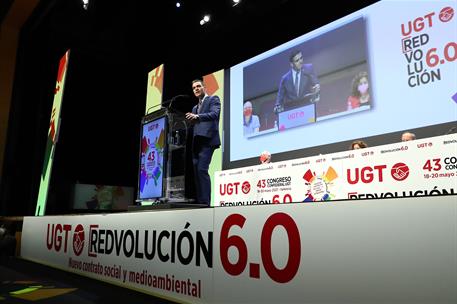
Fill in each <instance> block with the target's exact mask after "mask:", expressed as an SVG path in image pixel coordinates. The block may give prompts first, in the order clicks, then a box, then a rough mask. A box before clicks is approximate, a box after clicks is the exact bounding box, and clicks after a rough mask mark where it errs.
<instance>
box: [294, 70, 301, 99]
mask: <svg viewBox="0 0 457 304" xmlns="http://www.w3.org/2000/svg"><path fill="white" fill-rule="evenodd" d="M295 90H296V91H297V96H298V93H299V90H300V84H299V83H298V73H295Z"/></svg>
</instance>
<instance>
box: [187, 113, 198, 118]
mask: <svg viewBox="0 0 457 304" xmlns="http://www.w3.org/2000/svg"><path fill="white" fill-rule="evenodd" d="M186 119H188V120H198V115H197V114H194V113H190V112H187V113H186Z"/></svg>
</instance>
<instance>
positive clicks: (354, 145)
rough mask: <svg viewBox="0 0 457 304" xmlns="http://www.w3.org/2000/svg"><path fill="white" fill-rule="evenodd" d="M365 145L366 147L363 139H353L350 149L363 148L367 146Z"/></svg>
mask: <svg viewBox="0 0 457 304" xmlns="http://www.w3.org/2000/svg"><path fill="white" fill-rule="evenodd" d="M367 147H368V145H367V144H366V142H364V141H363V140H354V141H353V142H352V143H351V146H350V149H351V150H358V149H363V148H367Z"/></svg>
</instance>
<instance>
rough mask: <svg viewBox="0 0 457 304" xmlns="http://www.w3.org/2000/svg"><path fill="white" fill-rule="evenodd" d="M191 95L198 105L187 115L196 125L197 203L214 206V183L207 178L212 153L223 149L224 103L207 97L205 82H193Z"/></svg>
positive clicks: (194, 150)
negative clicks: (221, 123) (192, 94)
mask: <svg viewBox="0 0 457 304" xmlns="http://www.w3.org/2000/svg"><path fill="white" fill-rule="evenodd" d="M192 91H193V92H194V95H195V97H197V98H198V104H197V105H196V106H194V107H193V108H192V112H188V113H186V119H188V120H190V121H191V122H193V123H194V137H193V145H192V162H193V164H194V173H195V186H196V190H197V201H198V202H199V203H200V204H206V205H208V206H210V204H211V179H210V177H209V174H208V169H209V164H210V163H211V158H212V157H213V152H214V150H216V149H217V148H219V146H220V145H221V139H220V137H219V115H220V111H221V102H220V99H219V97H218V96H216V95H214V96H209V95H208V94H207V93H206V88H205V84H204V83H203V81H202V80H200V79H196V80H194V81H192Z"/></svg>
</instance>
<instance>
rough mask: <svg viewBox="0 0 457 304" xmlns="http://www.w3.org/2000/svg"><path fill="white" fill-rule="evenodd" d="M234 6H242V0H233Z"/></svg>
mask: <svg viewBox="0 0 457 304" xmlns="http://www.w3.org/2000/svg"><path fill="white" fill-rule="evenodd" d="M232 2H233V6H236V5H238V4H240V2H241V0H232Z"/></svg>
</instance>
